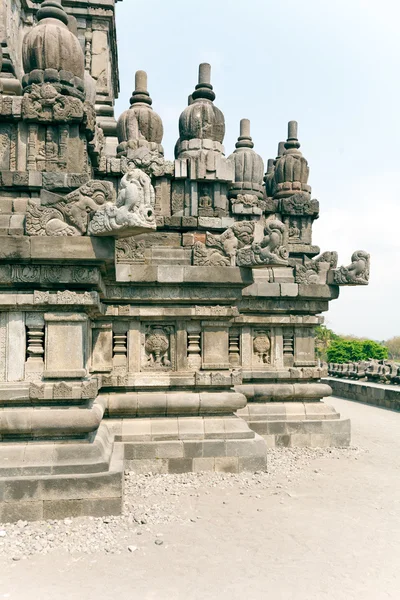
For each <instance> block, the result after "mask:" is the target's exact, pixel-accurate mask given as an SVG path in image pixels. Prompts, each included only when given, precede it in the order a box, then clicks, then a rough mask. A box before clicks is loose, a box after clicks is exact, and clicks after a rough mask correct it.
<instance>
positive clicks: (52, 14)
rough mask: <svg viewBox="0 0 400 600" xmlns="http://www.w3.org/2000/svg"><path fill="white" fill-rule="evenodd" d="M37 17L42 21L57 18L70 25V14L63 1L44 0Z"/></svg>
mask: <svg viewBox="0 0 400 600" xmlns="http://www.w3.org/2000/svg"><path fill="white" fill-rule="evenodd" d="M36 18H37V20H38V21H42V20H43V19H57V20H58V21H61V22H62V23H64V25H68V15H67V13H66V12H65V10H64V8H63V6H62V4H61V2H58V1H57V0H44V1H43V2H42V4H41V6H40V8H39V10H38V11H37V13H36Z"/></svg>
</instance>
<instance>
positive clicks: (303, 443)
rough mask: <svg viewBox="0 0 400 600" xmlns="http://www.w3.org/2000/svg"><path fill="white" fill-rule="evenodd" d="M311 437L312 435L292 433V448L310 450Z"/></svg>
mask: <svg viewBox="0 0 400 600" xmlns="http://www.w3.org/2000/svg"><path fill="white" fill-rule="evenodd" d="M311 435H312V434H310V433H290V447H291V448H309V447H310V446H311ZM316 435H318V434H316Z"/></svg>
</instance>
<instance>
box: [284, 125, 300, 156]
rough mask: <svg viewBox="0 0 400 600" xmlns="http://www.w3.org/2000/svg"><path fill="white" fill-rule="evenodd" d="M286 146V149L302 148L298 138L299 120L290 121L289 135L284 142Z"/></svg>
mask: <svg viewBox="0 0 400 600" xmlns="http://www.w3.org/2000/svg"><path fill="white" fill-rule="evenodd" d="M284 146H285V149H286V150H292V149H296V150H298V149H299V148H300V142H299V140H298V138H297V121H289V123H288V137H287V140H286V142H284Z"/></svg>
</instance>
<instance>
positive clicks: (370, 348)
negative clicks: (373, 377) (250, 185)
mask: <svg viewBox="0 0 400 600" xmlns="http://www.w3.org/2000/svg"><path fill="white" fill-rule="evenodd" d="M327 357H328V361H329V362H334V363H347V362H358V361H360V360H368V359H370V358H374V359H376V360H382V359H385V358H387V357H388V350H387V348H385V346H382V344H379V343H378V342H374V341H373V340H345V339H343V338H340V337H339V338H338V339H336V340H335V341H334V342H333V343H332V344H331V345H330V347H329V348H328V350H327Z"/></svg>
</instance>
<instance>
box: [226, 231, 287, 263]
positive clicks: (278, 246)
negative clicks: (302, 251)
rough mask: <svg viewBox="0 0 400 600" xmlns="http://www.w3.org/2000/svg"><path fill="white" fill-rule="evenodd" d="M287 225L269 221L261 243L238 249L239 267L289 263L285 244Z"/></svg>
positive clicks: (237, 260)
mask: <svg viewBox="0 0 400 600" xmlns="http://www.w3.org/2000/svg"><path fill="white" fill-rule="evenodd" d="M284 231H285V226H284V224H283V223H282V222H281V221H278V220H274V221H269V222H267V224H266V226H265V229H264V234H265V235H264V238H263V240H262V241H261V242H260V243H256V242H254V243H253V244H252V245H251V246H249V247H246V248H243V249H241V250H238V253H237V257H236V264H237V265H238V266H239V267H257V266H259V265H270V264H271V265H287V264H288V256H289V254H288V251H287V248H285V246H283V245H282V244H283V234H284Z"/></svg>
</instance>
